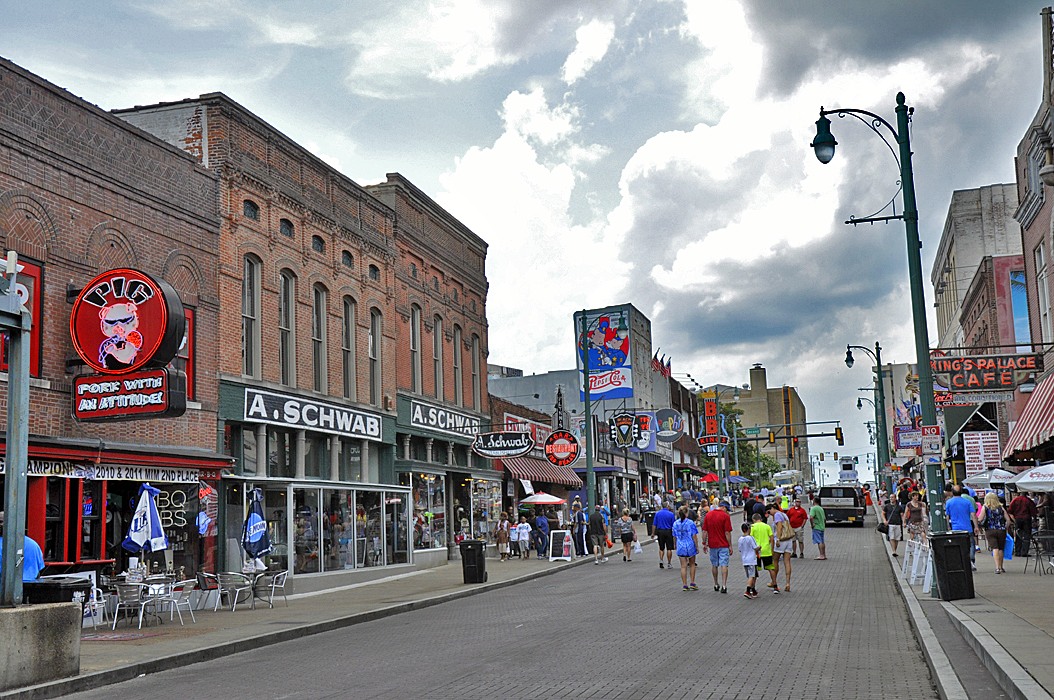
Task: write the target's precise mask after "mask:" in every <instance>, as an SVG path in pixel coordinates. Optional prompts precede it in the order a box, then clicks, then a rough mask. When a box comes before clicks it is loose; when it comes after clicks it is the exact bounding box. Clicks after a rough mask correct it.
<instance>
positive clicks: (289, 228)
mask: <svg viewBox="0 0 1054 700" xmlns="http://www.w3.org/2000/svg"><path fill="white" fill-rule="evenodd" d="M278 231H279V232H280V233H281V234H282V235H283V236H285V237H286V238H292V237H293V234H294V233H296V229H294V228H293V222H292V221H290V220H289V219H282V220H281V221H279V222H278Z"/></svg>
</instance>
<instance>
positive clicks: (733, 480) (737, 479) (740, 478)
mask: <svg viewBox="0 0 1054 700" xmlns="http://www.w3.org/2000/svg"><path fill="white" fill-rule="evenodd" d="M728 480H729V482H731V483H733V484H749V483H750V479H748V478H746V477H744V476H739V475H738V474H733V475H732V476H730V477H728Z"/></svg>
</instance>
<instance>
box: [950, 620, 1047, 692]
mask: <svg viewBox="0 0 1054 700" xmlns="http://www.w3.org/2000/svg"><path fill="white" fill-rule="evenodd" d="M941 607H943V608H944V610H945V612H947V613H948V616H949V617H951V620H952V625H953V626H954V627H955V629H957V630H958V631H959V634H961V635H962V636H963V639H965V640H966V643H967V644H969V645H970V648H972V649H973V650H974V652H975V653H976V654H977V655H978V656H979V657H981V663H983V664H984V666H985V668H987V669H988V672H989V673H991V674H992V676H994V677H995V679H996V681H997V682H998V683H999V687H1000V688H1002V689H1003V690H1005V691H1006V692H1007V694H1009V695H1010V697H1012V698H1014V699H1015V700H1052V699H1051V695H1050V693H1048V692H1047V691H1046V690H1045V689H1044V688H1043V686H1041V685H1040V684H1039V683H1037V682H1036V679H1035V678H1033V677H1032V676H1031V675H1030V674H1029V672H1028V671H1026V670H1025V669H1024V667H1022V666H1021V664H1019V663H1018V662H1017V659H1015V658H1014V657H1013V656H1011V655H1010V653H1009V652H1007V650H1006V649H1004V648H1003V645H1002V644H1000V643H999V642H998V641H996V639H995V638H994V637H993V636H992V635H990V634H989V633H988V630H986V629H985V628H984V627H982V626H981V625H980V624H978V623H977V622H975V621H974V620H973V619H972V618H971V617H970V616H969V615H967V614H966V613H964V612H963V611H962V610H959V608H957V607H956V606H954V605H952V604H951V603H941Z"/></svg>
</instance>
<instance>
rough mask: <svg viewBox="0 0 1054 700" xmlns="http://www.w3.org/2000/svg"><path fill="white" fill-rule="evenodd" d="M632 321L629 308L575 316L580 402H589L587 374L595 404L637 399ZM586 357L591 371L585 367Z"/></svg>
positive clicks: (583, 313) (616, 308) (609, 309)
mask: <svg viewBox="0 0 1054 700" xmlns="http://www.w3.org/2000/svg"><path fill="white" fill-rule="evenodd" d="M629 321H630V319H629V307H628V306H627V307H612V308H607V309H599V310H595V311H580V312H576V313H575V315H574V324H575V337H576V338H577V339H578V342H577V348H578V350H577V352H576V353H575V355H576V360H575V361H576V364H577V368H578V371H579V381H580V382H582V383H580V384H579V387H580V390H579V394H580V400H582V401H585V383H584V382H583V375H588V377H589V396H590V400H592V401H604V400H606V399H630V398H633V357H632V353H631V351H630V331H629ZM583 358H584V359H585V362H586V363H588V368H585V367H583Z"/></svg>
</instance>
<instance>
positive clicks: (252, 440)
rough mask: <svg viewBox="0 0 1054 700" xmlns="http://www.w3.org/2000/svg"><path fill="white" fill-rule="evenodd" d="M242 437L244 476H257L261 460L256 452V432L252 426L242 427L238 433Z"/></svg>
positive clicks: (239, 427)
mask: <svg viewBox="0 0 1054 700" xmlns="http://www.w3.org/2000/svg"><path fill="white" fill-rule="evenodd" d="M236 436H237V437H240V443H241V458H242V459H241V462H242V474H257V473H258V471H257V465H258V464H259V463H260V458H259V455H258V452H257V450H256V430H255V429H254V426H251V425H240V426H238V430H237V433H236Z"/></svg>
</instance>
